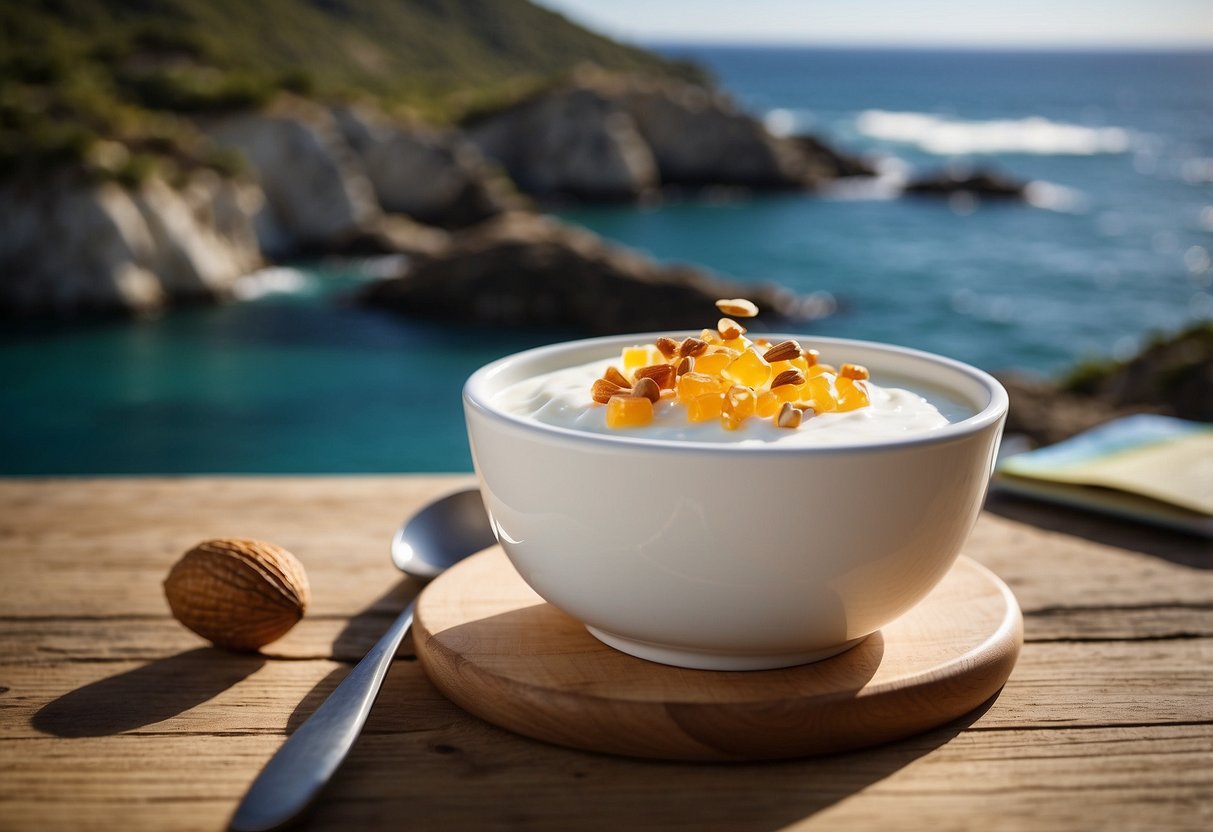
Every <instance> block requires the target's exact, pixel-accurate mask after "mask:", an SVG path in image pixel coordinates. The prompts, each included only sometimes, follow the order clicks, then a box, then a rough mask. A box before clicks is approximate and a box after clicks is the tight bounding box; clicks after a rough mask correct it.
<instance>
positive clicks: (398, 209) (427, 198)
mask: <svg viewBox="0 0 1213 832" xmlns="http://www.w3.org/2000/svg"><path fill="white" fill-rule="evenodd" d="M332 112H333V116H334V118H335V119H336V122H337V126H338V127H339V128H340V129H341V133H342V136H343V137H344V139H345V141H346V143H347V144H348V145H349V146H350V147H351V148H352V149H353V150H354V152H355V153H356V154H357V155H358V158H359V159H360V160H361V162H362V167H363V170H364V171H365V173H366V175H367V178H368V179H369V180H370V182H371V186H372V187H373V188H374V191H375V197H376V199H377V200H378V202H379V206H380V207H381V208H382V209H383V210H384V211H386V212H389V213H398V214H406V215H408V216H409V217H412V218H413V219H415V220H417V221H418V222H422V223H426V224H429V225H436V226H441V227H444V228H460V227H463V226H467V225H474V224H475V223H478V222H480V221H482V220H485V219H488V218H489V217H492V216H495V215H497V214H500V213H501V212H502V211H505V210H507V209H508V208H510V207H517V203H518V200H517V198H516V197H515V196H514V195H513V194H512V192H511V191H510V190H509V187H508V184H507V183H506V182H504V181H503V180H502V178H501V177H500V176H498V175H496V174H495V173H494V172H493V171H491V170H490V169H489V167H488V165H486V164H485V161H484V158H483V157H482V156H481V155H480V153H479V151H477V150H476V147H475V146H474V145H473V144H472V143H471V142H469V141H467V140H466V139H465V138H464V137H463V136H461V135H460V134H459V133H458V132H457V131H455V130H451V129H443V128H438V127H431V126H427V125H423V124H417V123H412V122H402V121H397V120H393V119H390V118H388V117H386V116H384V115H383V114H382V113H380V112H378V111H376V110H374V109H371V108H369V107H366V106H353V105H346V106H341V107H336V108H334V109H333V111H332Z"/></svg>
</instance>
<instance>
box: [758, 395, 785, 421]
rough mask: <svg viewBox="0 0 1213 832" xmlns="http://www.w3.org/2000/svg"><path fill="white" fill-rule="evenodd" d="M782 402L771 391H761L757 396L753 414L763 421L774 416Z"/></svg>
mask: <svg viewBox="0 0 1213 832" xmlns="http://www.w3.org/2000/svg"><path fill="white" fill-rule="evenodd" d="M783 401H784V400H783V399H781V398H780V397H779V396H777V395H776V394H775V393H773V392H772V391H770V390H763V391H762V392H761V393H759V394H758V402H757V404H756V405H755V406H754V413H755V414H756V415H757V416H760V417H762V418H763V419H766V418H769V417H771V416H774V415H775V414H776V413H778V412H779V408H780V407H781V406H782V405H783Z"/></svg>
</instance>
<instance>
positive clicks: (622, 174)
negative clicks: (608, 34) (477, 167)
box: [467, 85, 658, 201]
mask: <svg viewBox="0 0 1213 832" xmlns="http://www.w3.org/2000/svg"><path fill="white" fill-rule="evenodd" d="M467 134H468V137H469V138H470V139H471V140H472V141H473V142H474V143H475V144H476V146H477V147H478V148H479V149H480V152H482V153H483V154H484V155H485V156H487V157H488V158H489V159H492V160H493V161H494V162H496V163H497V164H499V165H501V166H502V167H503V168H505V170H506V171H507V172H508V173H509V175H510V178H512V179H513V180H514V183H515V184H516V185H517V186H518V187H519V188H520V189H522V190H523V191H525V192H527V193H530V194H534V195H536V196H544V197H551V196H571V197H575V198H578V199H585V200H591V201H603V200H628V199H635V198H636V197H639V196H641V195H643V194H644V193H646V192H648V191H650V190H652V189H653V188H654V187H656V186H657V184H658V177H657V165H656V163H655V161H654V159H653V154H652V152H651V151H650V150H649V147H648V145H647V144H646V143H645V142H644V141H643V139H642V138H641V136H640V134H639V133H638V131H637V128H636V124H635V122H634V121H633V120H632V119H631V118H630V117H629V116H628V115H627V114H626V113H625V112H623V111H622V110H621V109H620V107H619V105H618V102H617V101H615V100H613V99H612V98H610V97H608V96H607V95H606V94H604V93H603V92H602V91H600V90H598V89H595V88H593V87H591V86H584V85H576V86H572V87H567V88H561V89H555V90H552V91H549V92H546V93H544V94H541V95H538V96H535V97H533V98H530V99H528V100H525V101H522V102H520V103H518V104H516V105H515V106H513V107H511V108H509V109H506V110H504V111H502V112H499V113H497V114H495V115H493V116H491V117H489V118H487V119H484V120H482V121H480V122H478V123H476V124H473V125H470V126H469V127H468V130H467Z"/></svg>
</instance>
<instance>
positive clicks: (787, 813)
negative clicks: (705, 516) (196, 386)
mask: <svg viewBox="0 0 1213 832" xmlns="http://www.w3.org/2000/svg"><path fill="white" fill-rule="evenodd" d="M377 715H378V712H377V713H376V715H373V716H372V722H371V725H370V730H369V731H368V733H367V734H366V735H365V736H364V737H363V738H362V739H361V740H360V742H359V744H358V746H357V747H356V748H355V750H354V752H353V754H352V756H351V758H350V759H349V760H348V762H347V765H346V766H345V767H344V768H343V769H342V771H341V772H340V773H339V774H338V776H337V778H336V780H335V781H334V782H333V783H332V785H331V786H330V788H329V789H328V790H327V792H326V793H325V794H324V796H323V797H322V799H321V800H320V802H319V803H318V804H317V805H316V806H315V807H314V809H313V811H312V813H311V815H310V816H309V817H308V818H307V820H306V822H305V823H304V824H302V828H307V829H358V828H378V827H385V826H391V827H396V826H406V827H407V828H410V829H445V830H452V829H536V830H569V829H590V830H597V829H612V830H613V829H686V830H700V829H728V830H759V829H762V830H769V829H776V828H784V827H789V826H795V827H796V828H805V829H816V828H820V829H839V828H855V829H870V828H885V827H887V826H888V825H889V824H890V823H891V822H894V819H895V824H896V827H897V828H899V829H910V830H918V829H922V830H934V829H941V828H943V829H974V828H990V829H1024V828H1051V829H1057V828H1065V829H1128V828H1149V829H1176V830H1180V829H1192V830H1198V829H1205V828H1207V825H1208V823H1209V821H1210V818H1213V814H1211V811H1210V804H1209V801H1208V795H1209V794H1210V793H1213V767H1210V766H1209V765H1208V763H1209V761H1210V759H1211V755H1213V726H1209V725H1200V726H1175V727H1171V728H1165V729H1151V730H1149V731H1146V730H1144V729H1140V728H1105V729H1091V730H1078V729H1064V730H1037V731H1026V732H1016V733H1014V734H1011V733H1008V732H1001V731H971V732H964V733H959V734H958V733H957V727H956V726H951V727H948V728H944V729H941V730H939V731H936V732H933V733H931V734H927V735H924V736H922V737H917V738H914V739H911V740H907V741H905V742H902V743H897V744H895V745H892V746H888V747H885V748H882V749H877V750H874V751H868V752H861V753H856V754H849V755H841V756H837V757H830V758H823V759H818V760H807V761H793V762H786V763H776V764H764V765H728V766H704V765H698V766H697V765H686V764H675V763H653V762H648V763H646V762H635V761H629V760H624V759H620V758H612V757H607V756H603V755H595V754H588V753H583V752H575V751H567V750H564V749H559V748H555V747H552V746H545V745H542V744H540V743H535V742H531V741H526V740H521V739H516V738H514V737H512V736H509V735H506V734H503V733H501V732H498V731H496V730H495V729H493V728H491V727H490V726H487V725H484V724H483V723H473V722H464V721H456V722H454V723H449V724H445V725H438V726H435V727H432V728H426V729H416V730H408V731H399V732H394V731H386V730H384V728H383V726H382V725H379V724H377V719H376V717H377ZM261 739H262V738H260V737H249V736H223V737H215V736H203V737H189V738H181V737H176V736H173V735H156V736H132V737H127V738H125V739H124V741H123V742H122V745H123V749H122V750H119V749H118V748H116V747H115V746H116V745H117V744H118V742H117V741H116V740H115V739H87V740H79V741H75V742H73V743H72V744H71V745H70V746H60V747H59V748H58V750H57V751H56V753H54V754H48V753H46V752H44V751H42V750H40V749H38V748H37V747H36V746H38V745H40V744H44V743H49V742H51V741H49V740H34V741H31V742H30V743H28V744H23V745H22V756H23V757H24V759H23V760H21V761H20V762H19V763H18V762H11V763H10V762H2V763H0V783H3V786H2V787H0V788H2V791H0V800H3V805H4V807H5V810H6V811H5V816H4V817H5V820H4V822H3V823H4V825H6V826H7V827H8V828H13V829H20V828H28V829H33V828H37V829H78V828H87V827H89V826H92V827H94V828H110V827H116V826H121V827H122V828H126V829H135V830H138V829H166V828H174V829H219V828H222V826H223V825H224V824H225V822H226V820H227V819H228V818H229V817H230V813H231V812H232V810H233V807H234V805H235V803H236V801H237V800H238V799H239V796H240V795H241V794H242V793H243V790H244V788H245V786H246V784H247V780H248V777H249V776H250V772H252V771H255V770H256V768H257V766H258V764H259V762H260V761H261V759H262V758H263V749H262V747H261V745H262V742H261ZM187 741H188V742H187ZM30 745H33V746H35V747H33V748H31V747H29V746H30ZM173 755H176V756H177V760H178V764H177V765H176V766H167V765H165V762H164V761H165V760H166V759H168V758H171V757H172V756H173ZM977 771H979V772H980V775H979V776H975V772H977Z"/></svg>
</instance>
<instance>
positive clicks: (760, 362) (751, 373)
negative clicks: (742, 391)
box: [724, 348, 771, 387]
mask: <svg viewBox="0 0 1213 832" xmlns="http://www.w3.org/2000/svg"><path fill="white" fill-rule="evenodd" d="M724 377H725V378H727V379H729V380H730V381H733V382H736V383H737V384H741V385H745V386H746V387H761V386H762V385H764V384H766V383H767V382H768V381H770V380H771V365H770V364H768V363H767V362H766V359H765V358H763V357H762V356H761V355H759V354H758V353H757V352H756V351H755V350H754V349H753V348H750V349H747V350H746V351H745V352H743V353H742V354H741V355H739V356H737V358H735V359H733V361H731V362H729V365H728V366H727V367H725V368H724Z"/></svg>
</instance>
